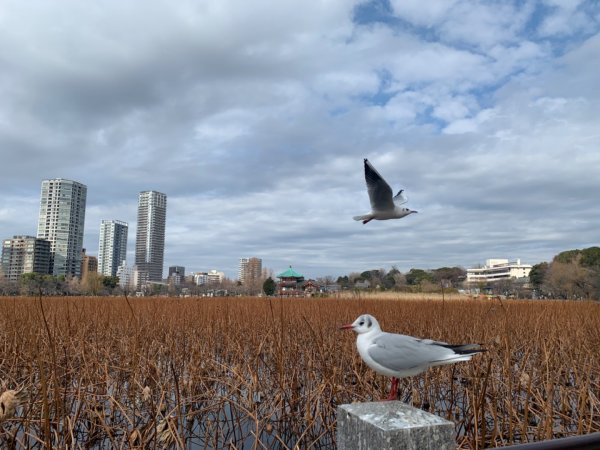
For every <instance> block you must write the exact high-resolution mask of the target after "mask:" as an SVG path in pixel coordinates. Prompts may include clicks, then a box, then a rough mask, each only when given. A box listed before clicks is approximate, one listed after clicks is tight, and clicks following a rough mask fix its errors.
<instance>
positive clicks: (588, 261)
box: [579, 247, 600, 270]
mask: <svg viewBox="0 0 600 450" xmlns="http://www.w3.org/2000/svg"><path fill="white" fill-rule="evenodd" d="M579 262H580V263H581V265H582V266H584V267H589V268H590V269H595V270H600V247H590V248H586V249H583V250H581V259H580V261H579Z"/></svg>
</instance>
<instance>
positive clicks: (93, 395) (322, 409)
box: [0, 297, 600, 449]
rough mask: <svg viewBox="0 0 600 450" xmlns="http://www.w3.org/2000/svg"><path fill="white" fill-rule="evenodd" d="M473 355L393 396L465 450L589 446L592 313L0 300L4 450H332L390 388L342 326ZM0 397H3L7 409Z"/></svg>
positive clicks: (597, 340) (587, 309) (593, 409)
mask: <svg viewBox="0 0 600 450" xmlns="http://www.w3.org/2000/svg"><path fill="white" fill-rule="evenodd" d="M363 312H369V313H371V314H373V315H374V316H375V317H377V318H378V319H379V321H380V322H381V324H382V327H383V328H384V329H386V330H389V331H394V332H402V333H406V334H412V335H415V336H423V337H429V338H434V339H438V340H447V341H451V342H481V343H484V344H486V345H487V347H488V349H489V351H488V352H487V353H486V354H483V355H480V356H478V357H476V358H474V359H473V360H472V361H471V362H468V363H461V364H458V365H454V366H446V367H442V368H437V369H433V370H431V371H429V372H427V373H426V374H424V375H422V376H418V377H414V378H413V379H412V380H410V379H408V380H402V382H401V387H400V388H401V392H400V395H401V398H404V399H406V400H407V401H412V402H413V404H415V406H418V407H421V408H424V409H427V410H429V411H431V412H434V413H436V414H438V415H441V416H443V417H446V418H449V419H451V420H453V421H454V422H455V423H456V434H457V443H458V445H459V446H460V447H461V448H485V447H494V446H502V445H507V444H509V443H513V442H522V441H532V440H543V439H550V438H553V437H562V436H566V435H572V434H582V433H589V432H593V431H600V400H599V398H598V397H599V395H600V394H599V392H600V350H599V349H600V304H599V303H589V302H578V303H573V302H549V301H548V302H541V301H535V302H533V301H522V302H515V301H513V302H510V301H508V302H507V301H505V302H503V303H502V304H500V303H499V302H491V301H487V302H486V301H476V300H453V301H445V302H441V301H437V300H406V301H390V300H375V299H365V298H359V299H294V300H290V299H287V300H280V299H270V300H269V299H258V298H225V299H184V300H181V299H133V300H130V304H128V303H127V302H126V300H125V299H123V298H112V299H108V298H84V297H81V298H44V299H41V301H40V299H36V298H10V299H9V298H3V299H0V346H1V347H0V381H2V382H3V383H4V385H3V389H2V392H4V391H5V390H9V389H10V390H16V391H19V392H20V394H19V401H20V406H18V407H17V409H16V414H15V416H14V417H12V418H10V417H8V416H6V417H4V419H3V420H0V447H1V448H9V449H10V448H32V449H35V448H167V447H171V448H182V447H184V446H187V447H188V448H223V447H227V446H230V448H242V447H243V448H257V449H260V448H293V447H294V446H296V445H297V446H298V447H299V448H331V447H333V446H334V444H335V408H336V406H337V405H338V404H342V403H349V402H352V401H366V400H373V399H380V398H382V397H384V396H385V395H386V394H387V389H388V388H389V383H388V380H387V379H385V378H383V377H381V376H379V375H376V374H374V373H373V372H372V371H371V370H370V369H368V368H367V367H366V366H365V365H364V364H363V363H362V362H361V361H360V358H359V357H358V355H357V352H356V349H355V346H354V345H355V344H354V342H355V337H354V335H353V334H352V333H350V332H342V331H339V330H338V327H339V325H341V324H342V323H346V322H349V321H352V320H354V318H355V317H356V316H358V315H359V314H360V313H363ZM2 392H0V394H1V393H2Z"/></svg>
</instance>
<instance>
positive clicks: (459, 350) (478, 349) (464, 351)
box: [444, 344, 487, 355]
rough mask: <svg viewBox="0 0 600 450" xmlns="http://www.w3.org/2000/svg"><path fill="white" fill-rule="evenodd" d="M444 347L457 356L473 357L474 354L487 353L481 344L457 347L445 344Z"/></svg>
mask: <svg viewBox="0 0 600 450" xmlns="http://www.w3.org/2000/svg"><path fill="white" fill-rule="evenodd" d="M444 347H446V348H449V349H450V350H452V351H453V352H454V353H456V354H457V355H474V354H476V353H482V352H487V350H486V349H485V348H483V347H482V346H481V344H459V345H449V344H446V345H444Z"/></svg>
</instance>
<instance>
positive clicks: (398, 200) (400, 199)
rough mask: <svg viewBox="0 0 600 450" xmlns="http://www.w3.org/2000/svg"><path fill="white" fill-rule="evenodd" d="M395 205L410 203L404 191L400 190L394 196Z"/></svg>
mask: <svg viewBox="0 0 600 450" xmlns="http://www.w3.org/2000/svg"><path fill="white" fill-rule="evenodd" d="M393 200H394V203H395V204H396V205H402V204H404V203H406V202H407V201H408V197H407V196H406V195H404V189H400V190H399V191H398V193H397V194H396V195H395V196H394V199H393Z"/></svg>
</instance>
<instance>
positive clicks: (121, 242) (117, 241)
mask: <svg viewBox="0 0 600 450" xmlns="http://www.w3.org/2000/svg"><path fill="white" fill-rule="evenodd" d="M128 230H129V226H128V225H127V223H126V222H121V221H120V220H103V221H102V223H101V224H100V242H99V244H98V273H100V274H101V275H105V276H107V277H114V276H117V270H118V267H119V265H120V264H121V263H122V262H124V261H125V258H126V257H127V232H128Z"/></svg>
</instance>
